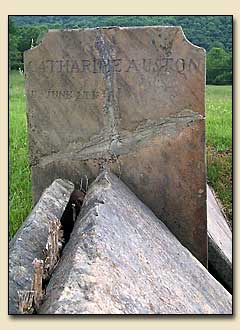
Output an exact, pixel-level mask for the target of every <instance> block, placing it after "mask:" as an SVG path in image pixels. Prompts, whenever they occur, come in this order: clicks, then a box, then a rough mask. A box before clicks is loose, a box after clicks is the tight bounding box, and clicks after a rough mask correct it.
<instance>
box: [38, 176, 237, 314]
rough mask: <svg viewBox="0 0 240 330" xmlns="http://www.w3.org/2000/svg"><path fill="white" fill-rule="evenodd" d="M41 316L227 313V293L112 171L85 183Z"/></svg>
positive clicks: (228, 296)
mask: <svg viewBox="0 0 240 330" xmlns="http://www.w3.org/2000/svg"><path fill="white" fill-rule="evenodd" d="M39 313H40V314H231V313H232V297H231V295H230V293H229V292H228V291H227V290H226V289H225V288H224V287H223V286H222V285H221V284H220V283H219V282H218V281H216V280H215V278H214V277H212V275H211V274H210V273H209V272H208V271H207V269H206V268H205V267H204V266H203V265H202V264H201V263H200V262H199V261H198V260H197V259H196V258H195V257H194V256H193V255H192V254H191V253H190V252H189V251H188V250H187V249H186V248H185V247H184V246H183V245H182V244H181V243H180V242H179V241H178V240H177V239H176V238H175V236H174V235H173V234H172V233H171V232H170V231H169V229H168V228H167V227H166V226H165V224H163V223H162V221H160V220H159V219H158V218H157V217H156V216H155V215H154V214H153V213H152V211H151V210H150V209H149V208H147V207H146V206H145V205H144V204H143V203H142V202H141V201H140V200H139V199H138V198H137V197H136V196H135V195H134V194H133V193H132V192H131V191H130V190H129V189H128V188H127V187H126V185H125V184H123V183H122V182H121V180H119V179H118V178H117V177H116V176H115V175H113V174H111V173H110V172H108V171H104V172H102V173H101V174H100V175H99V176H98V177H97V179H96V180H95V182H94V183H93V184H92V185H91V187H90V188H89V190H88V192H87V195H86V197H85V200H84V204H83V208H82V210H81V213H80V215H79V218H78V219H77V222H76V224H75V227H74V229H73V232H72V236H71V238H70V240H69V242H68V243H67V245H66V247H65V249H64V251H63V255H62V258H61V260H60V262H59V264H58V266H57V268H56V269H55V271H54V273H53V275H52V278H51V280H50V282H49V285H48V287H47V292H46V296H45V300H44V302H43V304H42V306H41V307H40V310H39Z"/></svg>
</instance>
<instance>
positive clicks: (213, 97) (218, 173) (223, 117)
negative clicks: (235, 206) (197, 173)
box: [206, 86, 232, 224]
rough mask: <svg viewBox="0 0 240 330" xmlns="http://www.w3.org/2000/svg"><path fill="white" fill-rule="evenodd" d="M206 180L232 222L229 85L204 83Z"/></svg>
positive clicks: (230, 98)
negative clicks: (205, 93) (205, 86)
mask: <svg viewBox="0 0 240 330" xmlns="http://www.w3.org/2000/svg"><path fill="white" fill-rule="evenodd" d="M206 141H207V167H208V170H207V176H208V182H209V184H210V185H211V186H212V187H213V189H214V190H215V192H216V195H217V197H218V198H219V200H220V201H221V203H222V205H223V209H224V211H225V213H226V215H227V217H228V219H229V222H230V224H231V223H232V87H231V86H207V95H206Z"/></svg>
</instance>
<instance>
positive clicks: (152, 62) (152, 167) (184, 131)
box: [25, 27, 207, 264]
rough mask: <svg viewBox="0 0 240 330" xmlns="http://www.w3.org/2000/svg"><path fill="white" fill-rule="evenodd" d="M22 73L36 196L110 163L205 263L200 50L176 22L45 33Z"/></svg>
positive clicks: (202, 54)
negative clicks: (59, 181) (59, 182)
mask: <svg viewBox="0 0 240 330" xmlns="http://www.w3.org/2000/svg"><path fill="white" fill-rule="evenodd" d="M25 75H26V95H27V108H28V130H29V150H30V161H31V167H32V181H33V197H34V200H35V201H37V200H38V198H39V197H40V195H41V193H42V191H43V189H44V188H45V187H46V186H48V185H49V184H50V183H51V182H52V180H53V179H55V178H56V177H62V178H66V179H69V180H71V181H72V182H76V181H77V180H78V179H79V171H80V172H81V175H84V174H86V175H87V176H88V177H89V179H90V182H91V181H92V180H93V179H94V178H95V177H96V176H97V175H98V173H99V167H101V166H102V165H106V164H108V165H110V166H111V169H112V171H114V172H115V173H116V174H119V173H121V179H122V180H123V181H124V182H125V183H126V184H127V185H128V186H129V187H130V188H131V189H132V190H133V191H134V192H135V193H136V195H137V196H138V197H139V198H140V199H141V200H142V201H144V203H145V204H146V205H147V206H148V207H150V208H151V209H152V210H153V212H154V213H155V214H156V215H157V216H159V217H161V219H162V220H163V221H164V222H166V223H167V225H168V227H169V228H170V229H171V230H172V231H173V232H174V233H175V235H176V236H177V237H178V238H179V239H180V240H181V242H182V243H183V244H184V245H185V246H187V247H188V248H189V249H190V250H191V251H192V252H193V253H194V255H195V256H196V257H197V258H199V260H201V261H202V262H203V263H204V264H207V217H206V181H205V153H204V152H205V150H204V146H205V120H204V116H205V107H204V91H205V51H204V50H203V49H202V48H199V47H196V46H194V45H192V44H191V43H190V42H189V41H187V40H186V38H185V36H184V34H183V32H182V30H181V28H180V27H141V28H100V29H80V30H52V31H50V32H48V33H47V34H46V35H45V37H44V39H43V42H42V43H41V44H40V45H39V46H37V47H35V48H33V49H31V50H29V51H27V52H26V53H25Z"/></svg>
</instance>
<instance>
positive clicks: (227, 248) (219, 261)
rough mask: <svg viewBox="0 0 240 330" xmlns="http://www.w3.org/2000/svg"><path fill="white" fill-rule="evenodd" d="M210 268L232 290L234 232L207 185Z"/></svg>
mask: <svg viewBox="0 0 240 330" xmlns="http://www.w3.org/2000/svg"><path fill="white" fill-rule="evenodd" d="M207 223H208V268H209V271H210V272H211V273H212V274H213V275H214V277H216V278H217V279H218V280H219V281H220V282H221V283H222V284H223V285H224V286H225V287H226V288H227V289H228V290H229V291H230V292H232V232H231V229H230V228H229V226H228V223H227V220H226V218H225V215H224V213H223V212H222V210H221V206H220V205H219V204H218V201H217V199H216V197H215V195H214V192H213V191H212V190H211V188H210V187H209V186H207Z"/></svg>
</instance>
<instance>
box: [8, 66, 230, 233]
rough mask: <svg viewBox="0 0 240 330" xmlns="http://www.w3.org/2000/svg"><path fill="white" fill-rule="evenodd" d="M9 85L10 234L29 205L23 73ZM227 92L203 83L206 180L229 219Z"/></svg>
mask: <svg viewBox="0 0 240 330" xmlns="http://www.w3.org/2000/svg"><path fill="white" fill-rule="evenodd" d="M9 86H10V90H9V97H10V101H9V161H10V164H9V170H10V176H9V179H10V182H9V193H10V195H9V211H10V213H9V221H10V236H11V237H12V236H13V235H14V234H15V232H16V231H17V229H18V228H19V227H20V225H21V223H22V222H23V221H24V220H25V218H26V217H27V215H28V214H29V212H30V211H31V207H32V206H31V176H30V169H29V165H28V150H27V128H26V127H27V126H26V106H25V96H24V81H23V76H21V75H20V74H19V72H11V74H10V82H9ZM231 93H232V87H231V86H207V95H206V96H207V97H206V115H207V120H206V135H207V150H208V152H207V161H208V181H209V183H210V184H211V185H212V186H213V187H214V189H215V191H216V193H217V195H218V197H219V198H220V200H221V201H222V203H223V206H224V208H225V211H226V213H227V215H228V217H229V219H230V220H231V219H232V171H231V166H232V97H231Z"/></svg>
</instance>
